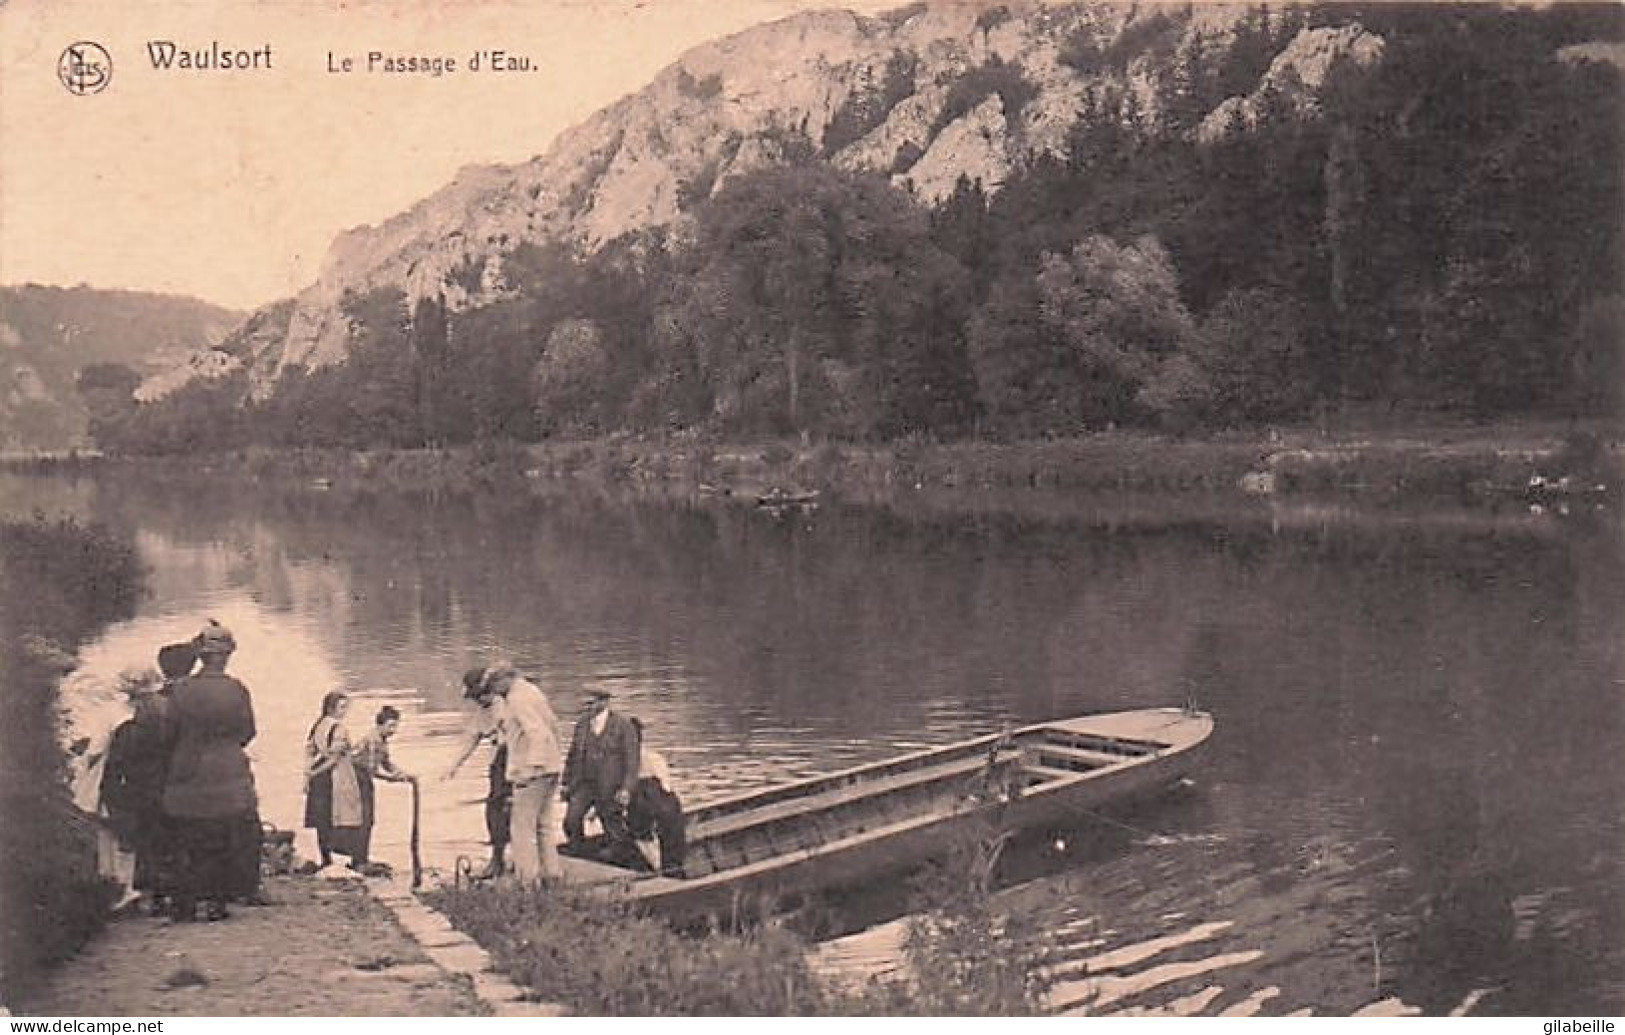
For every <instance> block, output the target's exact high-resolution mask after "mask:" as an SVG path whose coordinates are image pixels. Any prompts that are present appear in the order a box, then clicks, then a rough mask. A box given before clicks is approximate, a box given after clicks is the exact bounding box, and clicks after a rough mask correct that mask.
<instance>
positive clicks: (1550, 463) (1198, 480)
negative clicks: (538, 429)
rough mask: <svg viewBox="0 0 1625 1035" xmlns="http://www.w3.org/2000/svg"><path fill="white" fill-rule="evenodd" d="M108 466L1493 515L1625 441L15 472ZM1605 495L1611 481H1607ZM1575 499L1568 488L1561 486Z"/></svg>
mask: <svg viewBox="0 0 1625 1035" xmlns="http://www.w3.org/2000/svg"><path fill="white" fill-rule="evenodd" d="M106 465H116V466H118V467H121V468H122V467H136V468H139V469H144V470H152V471H155V472H159V473H166V472H175V473H205V472H206V473H214V474H219V475H224V476H226V477H228V478H236V479H247V480H250V481H255V482H275V483H279V484H281V483H287V484H292V485H295V486H300V487H305V488H314V489H341V490H342V489H353V490H371V489H379V490H387V489H401V490H429V491H459V490H472V489H480V488H492V487H501V486H526V485H537V484H540V483H571V482H581V483H587V484H593V485H598V486H605V487H613V488H617V489H627V490H632V491H642V492H652V493H683V494H700V495H705V494H715V495H733V496H744V497H753V496H756V495H760V494H763V493H766V492H769V491H770V490H772V489H775V488H780V489H792V490H821V491H832V492H841V493H846V494H852V495H871V496H884V495H886V494H899V493H905V492H911V491H917V490H922V489H947V490H966V491H982V490H995V491H1017V492H1020V491H1028V490H1036V491H1047V492H1054V491H1061V492H1069V493H1090V494H1098V495H1112V494H1141V495H1178V496H1193V497H1202V498H1207V499H1245V498H1248V497H1255V496H1272V497H1283V498H1315V499H1324V498H1336V499H1339V500H1345V501H1353V502H1357V503H1360V504H1369V505H1372V506H1390V505H1395V504H1401V503H1411V502H1416V501H1442V502H1448V503H1452V504H1467V505H1473V506H1478V505H1484V506H1494V505H1497V504H1499V503H1502V502H1505V501H1506V500H1507V499H1521V498H1523V497H1525V496H1527V495H1528V494H1529V493H1528V490H1529V487H1530V486H1531V485H1532V484H1552V483H1555V482H1557V481H1558V480H1559V479H1562V478H1565V477H1567V478H1569V479H1570V482H1571V483H1572V484H1573V485H1574V486H1575V488H1576V490H1583V491H1584V492H1585V493H1587V494H1590V495H1596V496H1600V497H1606V498H1617V497H1618V496H1619V494H1620V486H1621V484H1622V483H1625V434H1622V431H1621V429H1620V428H1619V427H1617V426H1615V425H1613V424H1608V423H1602V422H1590V423H1580V422H1567V421H1565V422H1557V421H1552V422H1528V423H1520V424H1515V425H1498V426H1477V425H1438V426H1415V427H1399V428H1383V429H1362V428H1357V427H1350V428H1344V429H1341V430H1338V431H1335V432H1328V431H1322V430H1320V429H1316V428H1297V429H1280V430H1272V431H1268V432H1256V433H1248V434H1227V435H1217V436H1212V437H1207V438H1170V437H1165V436H1158V435H1152V434H1148V433H1143V432H1101V433H1098V434H1094V435H1089V436H1087V437H1081V438H1072V439H1055V440H1048V441H1032V442H1015V443H997V442H985V441H958V442H935V441H928V440H913V439H909V440H902V441H898V442H892V443H887V444H883V445H867V444H856V443H840V442H833V441H823V442H800V441H764V442H753V443H727V442H717V441H709V440H702V439H689V438H681V437H673V438H641V437H633V436H616V437H608V438H602V439H591V440H580V441H566V440H555V441H548V442H543V443H537V444H521V443H512V442H496V443H486V444H480V445H474V446H458V447H452V448H447V449H391V450H361V451H358V450H344V449H327V450H318V449H296V450H295V449H290V450H279V449H258V448H256V449H249V450H244V451H240V452H235V453H223V454H203V455H196V456H184V457H128V458H117V457H115V458H103V457H87V456H69V457H62V458H55V459H51V458H33V459H12V460H9V461H5V462H4V463H3V465H0V466H4V467H5V468H6V469H9V470H13V471H17V472H19V473H42V474H44V473H62V474H69V475H72V474H76V473H88V472H91V471H94V470H96V469H98V468H100V467H104V466H106ZM1598 486H1600V487H1601V488H1600V489H1599V488H1597V487H1598ZM1565 491H1568V490H1565Z"/></svg>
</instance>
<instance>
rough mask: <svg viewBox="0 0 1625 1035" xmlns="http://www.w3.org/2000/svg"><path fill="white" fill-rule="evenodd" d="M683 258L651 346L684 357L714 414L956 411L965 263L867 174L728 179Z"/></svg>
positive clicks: (964, 397) (917, 419) (823, 421)
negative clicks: (656, 343)
mask: <svg viewBox="0 0 1625 1035" xmlns="http://www.w3.org/2000/svg"><path fill="white" fill-rule="evenodd" d="M679 262H680V264H681V267H682V268H681V273H680V274H679V275H677V276H675V277H674V278H673V292H674V294H673V298H672V300H671V304H670V305H669V306H668V307H667V308H666V310H665V322H664V326H663V331H662V351H664V352H665V353H667V354H668V355H671V356H679V355H683V354H685V353H687V354H688V355H690V356H691V357H692V365H693V368H694V369H695V370H696V371H698V372H699V374H700V376H701V377H702V378H703V379H704V380H705V382H706V385H707V388H708V394H709V396H710V402H711V406H712V413H711V418H712V420H713V421H714V422H716V423H717V424H718V425H719V426H720V427H722V428H724V429H726V430H729V431H736V432H738V431H743V432H746V433H762V432H768V433H786V432H812V431H829V432H833V433H837V434H843V435H854V436H868V435H877V434H882V435H883V434H888V433H890V431H888V429H895V428H901V427H910V428H918V427H919V426H920V425H921V423H922V422H931V421H936V420H950V421H952V420H964V419H968V413H969V410H970V407H971V405H972V400H971V387H970V378H969V374H968V370H967V369H966V367H965V359H964V353H963V343H962V341H961V339H960V337H959V333H958V331H959V327H958V325H956V324H955V317H954V316H953V314H954V313H956V312H958V313H961V314H962V313H963V308H962V307H963V304H964V303H963V298H964V294H965V284H964V272H963V270H962V268H961V267H960V266H959V264H958V263H957V262H955V261H954V260H953V259H952V258H951V257H950V256H947V255H945V254H944V253H943V252H942V250H941V249H940V248H938V247H937V246H936V245H935V244H934V243H933V242H932V240H931V238H930V234H929V228H928V226H927V221H926V218H925V215H924V213H923V212H922V211H921V210H920V209H919V208H918V207H916V206H915V205H914V203H913V202H912V201H911V200H910V199H909V198H908V196H907V195H905V194H903V193H902V192H900V191H898V190H896V189H895V188H893V187H891V186H890V185H889V184H887V183H886V182H885V181H884V180H882V179H880V178H879V177H876V176H873V175H865V174H856V173H847V172H842V171H839V170H835V169H831V168H828V167H825V166H818V165H791V166H781V167H775V168H770V169H764V170H761V171H759V172H756V173H751V174H748V175H745V176H741V177H738V178H737V179H735V180H732V181H730V182H729V184H728V185H727V186H726V187H724V189H723V190H722V191H721V192H720V193H719V194H718V195H717V197H716V198H714V199H713V201H712V203H711V204H709V205H707V206H706V207H705V208H704V210H703V211H702V212H701V213H700V218H699V225H698V227H697V232H696V238H695V241H694V244H693V245H692V246H691V247H690V248H689V249H688V250H687V252H686V253H685V254H684V255H683V256H681V257H680V258H679ZM680 367H681V364H671V363H668V364H665V369H667V370H671V369H680ZM927 415H929V416H927ZM950 415H952V416H950Z"/></svg>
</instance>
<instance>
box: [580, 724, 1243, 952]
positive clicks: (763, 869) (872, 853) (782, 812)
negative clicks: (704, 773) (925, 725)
mask: <svg viewBox="0 0 1625 1035" xmlns="http://www.w3.org/2000/svg"><path fill="white" fill-rule="evenodd" d="M1212 732H1213V718H1212V716H1210V715H1208V714H1206V713H1204V712H1197V711H1189V710H1183V709H1178V708H1157V709H1148V710H1143V711H1129V712H1115V713H1111V714H1104V715H1092V716H1085V717H1082V718H1075V719H1063V720H1058V721H1055V722H1045V723H1038V724H1036V725H1032V726H1026V727H1022V728H1019V729H1015V730H1010V731H1008V732H1005V733H1000V734H993V735H991V736H984V737H978V738H976V739H973V740H966V741H961V742H959V743H956V744H950V745H948V746H946V747H941V748H935V749H931V750H927V751H918V752H914V753H911V754H907V755H903V756H901V757H899V758H895V759H892V760H890V761H886V762H878V763H873V764H870V765H865V766H858V767H856V768H853V769H847V770H844V771H841V772H837V773H833V774H831V775H828V776H820V777H814V778H812V779H806V780H798V781H795V782H793V783H787V784H783V785H780V786H776V787H771V788H768V789H766V790H759V791H753V792H750V793H746V794H741V795H737V796H734V797H730V798H725V799H722V800H719V801H712V802H708V803H705V804H702V805H699V806H697V807H694V808H691V809H689V810H688V811H687V820H688V841H689V847H688V856H687V860H686V863H685V867H684V869H685V875H684V876H682V877H656V876H636V877H633V876H631V875H630V874H628V872H627V871H624V870H615V869H613V868H612V867H609V866H605V865H602V864H592V866H591V875H590V878H589V880H590V882H592V883H602V882H605V881H612V880H616V879H617V878H616V876H615V875H617V874H618V875H619V877H618V880H619V881H620V882H623V884H622V887H623V889H624V891H625V892H626V894H627V895H628V896H629V898H630V899H631V900H632V901H633V902H634V903H637V904H639V905H641V906H643V907H645V908H647V909H649V910H651V911H653V912H656V913H659V914H662V915H665V916H667V917H669V918H671V919H673V920H678V921H690V920H695V919H700V918H703V917H705V916H727V915H730V914H731V913H732V912H733V911H734V910H736V909H737V908H738V907H739V904H740V903H741V902H745V901H748V900H751V899H755V900H758V901H761V900H772V899H775V898H781V897H783V896H786V895H793V894H801V893H808V892H815V891H819V890H822V889H828V888H832V887H839V886H852V885H855V884H858V883H860V882H862V881H866V880H872V879H874V878H876V877H878V876H882V875H885V874H888V873H896V872H899V871H905V870H908V869H911V868H913V867H915V866H918V865H919V864H921V863H924V862H927V861H929V860H930V859H932V858H935V857H940V856H941V855H943V854H945V853H946V852H948V851H949V850H951V849H952V848H953V847H954V846H955V845H956V844H962V843H964V842H965V840H966V838H968V837H974V836H976V834H977V833H978V832H979V831H985V830H987V829H988V828H989V827H990V826H991V827H994V828H996V829H998V830H1000V831H1008V832H1016V831H1021V830H1026V829H1032V828H1045V827H1051V826H1063V825H1074V824H1076V823H1077V822H1078V821H1079V820H1080V819H1083V818H1086V817H1087V816H1088V815H1089V814H1091V813H1092V812H1093V811H1094V810H1097V809H1099V808H1101V807H1102V806H1106V805H1111V804H1117V803H1120V802H1121V801H1122V800H1124V799H1131V798H1137V797H1139V796H1142V795H1147V794H1153V793H1156V792H1159V791H1162V790H1165V789H1167V788H1169V787H1171V786H1172V785H1174V784H1175V783H1177V782H1178V781H1179V780H1180V779H1182V778H1184V777H1185V776H1187V775H1188V774H1189V773H1190V771H1191V769H1192V768H1193V767H1194V766H1195V765H1196V764H1197V762H1198V760H1199V758H1200V756H1201V754H1202V752H1203V749H1204V748H1205V746H1206V744H1207V742H1208V738H1209V737H1210V736H1211V734H1212ZM583 876H585V875H583Z"/></svg>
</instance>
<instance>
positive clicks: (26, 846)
mask: <svg viewBox="0 0 1625 1035" xmlns="http://www.w3.org/2000/svg"><path fill="white" fill-rule="evenodd" d="M0 585H5V586H18V587H22V586H26V587H28V590H27V595H26V598H25V597H23V596H20V595H12V594H0V707H3V710H4V714H5V716H6V722H5V723H4V724H3V726H0V823H3V824H4V826H5V830H6V837H5V838H4V839H0V1000H3V999H6V998H8V997H10V996H12V995H13V994H15V993H16V991H17V990H18V989H22V988H27V987H29V986H30V985H31V984H32V982H33V981H34V979H35V977H36V975H37V974H38V973H39V972H40V971H41V970H42V969H43V968H46V967H48V966H50V965H51V964H53V963H55V962H56V961H58V960H60V959H63V958H65V957H66V956H68V955H70V954H72V953H73V952H74V951H76V950H77V949H78V948H79V946H81V945H82V944H84V942H85V940H86V939H88V938H90V937H91V935H93V934H94V933H95V932H96V931H97V930H98V929H99V928H100V927H101V924H102V919H103V914H104V912H105V910H106V907H107V906H108V905H109V904H111V901H112V898H113V897H115V896H116V891H115V890H114V889H113V888H112V887H111V885H110V884H108V883H107V882H106V881H104V880H103V878H102V877H101V876H100V874H98V873H97V871H96V831H95V828H94V826H93V825H92V824H91V823H90V822H89V820H88V819H87V818H86V817H85V816H84V815H83V814H82V813H80V812H79V811H78V810H77V809H76V808H75V807H74V803H73V795H72V792H71V790H70V788H69V785H68V751H67V746H66V745H65V744H64V743H63V742H62V740H61V737H60V735H59V732H60V731H59V728H58V715H59V707H60V704H61V701H60V697H59V695H58V690H57V686H58V683H59V682H60V681H61V679H62V678H63V676H64V675H65V674H67V673H68V672H71V671H72V670H73V669H74V668H75V667H76V666H77V665H78V663H79V662H78V659H77V657H76V652H77V651H78V649H79V647H80V646H81V645H82V644H84V643H86V642H87V641H89V640H90V639H92V638H93V637H94V636H95V635H96V634H97V633H98V632H100V631H101V630H102V629H105V628H106V627H107V626H108V625H110V624H111V623H113V622H115V621H119V620H121V619H124V618H128V617H129V616H130V615H131V614H133V613H134V612H135V607H136V603H137V601H138V600H139V599H140V597H141V594H142V593H143V592H144V590H145V571H144V569H143V567H142V565H141V561H140V559H139V557H138V556H137V554H136V551H135V547H134V545H133V544H132V543H131V542H129V541H127V540H125V539H122V538H120V537H118V536H116V535H113V534H111V533H109V532H108V531H107V530H105V529H103V528H100V527H97V526H94V525H85V524H80V523H78V522H76V521H73V520H71V519H60V520H54V521H50V520H46V519H45V518H42V517H35V518H33V519H31V520H23V521H10V520H6V521H0ZM80 750H83V746H81V747H80Z"/></svg>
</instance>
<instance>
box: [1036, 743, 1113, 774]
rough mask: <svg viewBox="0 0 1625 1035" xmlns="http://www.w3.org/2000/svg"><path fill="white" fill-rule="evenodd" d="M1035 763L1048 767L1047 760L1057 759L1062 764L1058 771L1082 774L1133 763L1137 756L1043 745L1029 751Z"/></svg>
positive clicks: (1058, 745) (1037, 745) (1051, 744)
mask: <svg viewBox="0 0 1625 1035" xmlns="http://www.w3.org/2000/svg"><path fill="white" fill-rule="evenodd" d="M1029 751H1030V754H1031V755H1032V758H1033V761H1034V762H1035V763H1037V764H1039V765H1047V764H1049V763H1047V762H1046V761H1045V759H1055V760H1058V761H1059V762H1060V763H1061V764H1060V765H1058V766H1055V768H1058V769H1067V770H1070V771H1072V772H1082V771H1086V770H1090V769H1104V768H1105V767H1106V766H1109V765H1119V764H1121V763H1123V762H1129V761H1133V760H1134V759H1135V758H1136V757H1138V756H1135V755H1119V754H1113V753H1111V752H1108V751H1091V750H1089V749H1087V748H1080V747H1068V746H1066V745H1064V744H1055V743H1049V742H1046V743H1041V744H1035V745H1033V747H1032V748H1030V749H1029Z"/></svg>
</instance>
